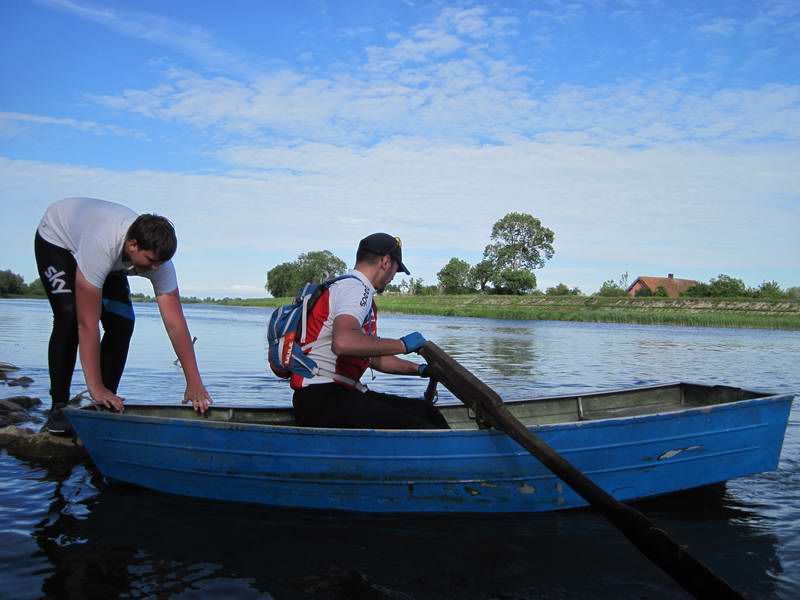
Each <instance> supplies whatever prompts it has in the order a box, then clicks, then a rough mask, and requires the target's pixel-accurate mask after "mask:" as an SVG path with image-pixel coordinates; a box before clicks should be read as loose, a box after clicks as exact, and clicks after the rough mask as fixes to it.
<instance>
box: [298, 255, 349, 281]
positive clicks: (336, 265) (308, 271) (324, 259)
mask: <svg viewBox="0 0 800 600" xmlns="http://www.w3.org/2000/svg"><path fill="white" fill-rule="evenodd" d="M297 262H298V264H299V266H300V272H301V275H302V279H304V280H305V281H304V282H303V283H305V282H306V281H313V282H315V283H322V282H323V281H326V280H328V279H330V278H331V277H336V276H337V275H341V274H343V273H344V272H345V271H346V270H347V264H345V262H344V261H343V260H342V259H341V258H339V257H338V256H336V255H334V254H333V253H332V252H330V251H328V250H317V251H315V252H308V253H306V254H301V255H300V256H298V257H297Z"/></svg>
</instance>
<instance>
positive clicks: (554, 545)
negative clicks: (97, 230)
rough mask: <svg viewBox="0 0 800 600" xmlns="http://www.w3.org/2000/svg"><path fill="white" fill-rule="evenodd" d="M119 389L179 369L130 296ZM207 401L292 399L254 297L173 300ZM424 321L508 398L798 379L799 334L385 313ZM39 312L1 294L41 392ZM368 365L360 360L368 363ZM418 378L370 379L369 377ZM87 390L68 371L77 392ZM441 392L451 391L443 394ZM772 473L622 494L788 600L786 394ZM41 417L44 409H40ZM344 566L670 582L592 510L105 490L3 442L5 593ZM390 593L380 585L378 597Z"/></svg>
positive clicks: (152, 594)
mask: <svg viewBox="0 0 800 600" xmlns="http://www.w3.org/2000/svg"><path fill="white" fill-rule="evenodd" d="M136 312H137V323H136V333H135V334H134V339H133V343H132V348H131V354H130V358H129V362H128V368H127V370H126V372H125V376H124V377H123V380H122V385H121V387H120V393H121V395H123V396H124V397H126V398H127V399H128V401H129V402H131V403H133V402H136V403H144V402H152V403H177V402H178V401H179V400H180V398H181V397H182V393H183V379H182V375H181V372H180V369H179V368H178V367H176V366H175V365H174V364H173V360H174V358H175V357H174V355H173V354H172V350H171V348H170V345H169V342H168V340H167V337H166V334H165V332H164V329H163V327H162V326H161V322H160V319H159V316H158V311H157V309H156V307H155V306H154V305H137V306H136ZM186 314H187V318H188V320H189V324H190V327H191V329H192V333H193V334H194V335H196V336H197V337H198V342H197V345H196V349H197V353H198V357H199V361H200V366H201V370H202V372H203V375H204V378H205V381H206V385H207V387H208V389H209V391H210V392H211V394H212V396H213V397H214V399H215V402H216V404H218V405H266V404H283V403H287V402H289V399H290V393H289V390H288V387H287V386H286V384H284V383H283V382H281V381H278V380H277V379H276V378H274V377H273V376H272V375H271V374H270V373H268V372H267V371H266V370H265V366H264V365H265V350H264V337H265V336H264V326H265V322H266V319H267V317H268V315H269V311H267V310H263V309H249V308H235V307H219V306H205V305H192V306H188V307H186ZM412 330H419V331H421V332H423V333H424V334H425V336H426V337H428V339H431V340H434V341H435V342H436V343H438V344H439V345H440V346H441V347H442V348H444V349H445V350H446V351H447V352H449V353H451V354H453V355H454V356H456V357H457V358H458V359H459V360H460V361H461V362H462V363H463V364H465V365H466V366H467V367H468V368H470V369H471V370H473V372H475V373H476V374H477V375H478V376H479V377H481V378H482V379H484V380H485V381H486V382H487V383H489V384H490V385H492V386H493V387H494V388H495V389H497V390H498V391H499V392H500V394H501V395H502V396H503V397H505V398H506V399H518V398H525V397H531V396H544V395H551V394H556V393H566V392H574V391H583V390H586V389H602V388H618V387H625V386H631V385H639V384H650V383H660V382H671V381H678V380H684V381H694V382H700V383H720V384H728V385H734V386H743V387H749V388H756V389H766V390H774V391H776V392H784V393H787V392H788V393H792V392H797V393H800V333H796V332H780V331H758V330H727V329H705V328H688V327H654V326H638V325H604V324H584V323H561V322H522V321H493V320H489V319H466V318H452V317H448V318H443V317H418V316H405V315H403V316H401V315H382V316H381V334H382V335H384V336H392V337H397V336H400V335H402V334H404V333H407V332H409V331H412ZM49 333H50V312H49V308H48V306H47V303H46V302H44V301H36V300H20V301H17V300H0V361H6V362H12V363H14V364H16V365H17V366H19V367H20V368H21V371H20V373H19V374H20V375H27V376H29V377H32V378H33V379H34V383H33V384H32V385H31V387H29V388H28V389H27V390H25V391H24V392H22V390H21V389H20V388H8V387H6V386H5V385H3V384H0V398H3V397H7V396H12V395H17V394H19V393H21V392H22V393H27V394H28V395H34V396H37V397H39V398H42V399H43V400H44V401H45V404H49V399H48V397H47V388H48V381H47V361H46V358H47V350H46V349H47V339H48V337H49ZM367 375H368V376H369V372H368V373H367ZM424 385H425V382H424V381H422V380H418V379H412V378H400V377H387V376H382V375H378V376H377V377H376V378H375V380H374V381H372V382H370V387H373V388H375V389H392V390H396V391H398V393H405V394H408V395H420V394H422V392H423V390H424ZM81 389H82V376H81V374H80V373H79V372H78V373H76V377H75V381H74V384H73V393H77V392H78V391H80V390H81ZM441 395H442V397H443V401H454V400H453V399H452V397H449V398H448V397H447V395H446V392H443V393H442V394H441ZM797 404H798V403H796V405H795V407H794V409H793V411H792V417H791V420H790V424H789V429H788V431H787V435H786V441H785V444H784V448H783V454H782V458H781V463H780V467H779V469H778V470H777V471H776V472H773V473H767V474H764V475H759V476H755V477H750V478H746V479H740V480H736V481H732V482H729V483H728V484H727V485H725V486H715V487H711V488H705V489H702V490H697V491H694V492H690V493H685V494H680V495H673V496H669V497H665V498H661V499H656V500H651V501H647V502H642V503H639V504H637V508H639V509H640V510H642V511H643V512H644V513H645V514H647V515H648V516H649V517H650V518H651V519H652V520H654V521H655V522H656V523H657V524H658V525H659V526H661V527H663V528H664V529H666V530H667V531H668V532H669V533H670V534H671V535H672V537H673V538H675V539H676V540H678V541H679V542H681V543H682V544H686V545H688V546H689V548H690V550H691V552H692V553H693V554H694V555H695V556H696V557H698V558H700V559H701V560H703V561H704V562H706V564H708V565H709V566H710V567H711V568H712V569H714V570H715V571H717V572H718V573H719V574H721V575H722V576H723V577H725V578H726V579H727V580H728V581H729V582H730V583H732V584H733V585H734V587H736V588H737V589H739V590H741V591H743V592H745V593H746V594H748V596H751V597H754V598H787V599H788V598H797V597H800V469H799V468H798V465H799V464H800V427H798V424H799V423H800V419H799V418H798V414H799V412H798V411H800V406H798V405H797ZM42 420H43V419H42ZM348 571H357V572H359V573H361V574H363V575H364V576H366V577H367V578H368V579H369V582H371V583H372V584H373V585H375V586H381V587H383V588H385V589H386V590H388V591H387V594H390V592H391V593H394V594H395V595H394V596H392V597H397V598H487V599H488V598H498V599H499V598H507V599H511V598H542V597H546V598H598V597H604V598H612V597H613V598H618V597H636V598H663V597H674V598H681V597H684V594H683V593H682V592H681V590H680V589H679V588H678V587H677V586H676V585H675V584H673V583H672V582H671V581H670V580H669V579H668V578H667V577H666V576H665V575H663V574H662V573H661V572H660V571H659V570H658V569H657V568H656V567H654V566H652V565H651V564H650V563H649V562H648V561H647V560H646V559H644V558H643V557H642V556H641V555H640V554H639V553H638V551H636V550H635V549H634V548H633V547H632V546H630V544H629V543H628V542H627V541H626V540H625V539H624V538H623V537H622V536H621V535H620V534H619V533H617V531H616V530H614V529H613V528H612V527H611V526H609V525H608V524H607V523H606V522H605V521H604V520H603V519H602V518H601V517H599V516H597V515H596V514H595V513H593V512H592V511H590V510H578V511H568V512H561V513H550V514H538V515H511V516H463V515H462V516H423V517H409V516H403V517H397V516H377V517H376V516H358V515H344V514H331V513H310V512H300V511H288V510H272V509H268V508H260V507H250V506H236V505H223V504H218V503H212V502H203V501H192V500H187V499H183V498H175V497H170V496H164V495H159V494H155V493H151V492H148V491H146V490H139V489H133V488H127V487H116V486H109V485H108V484H106V483H105V482H103V481H102V479H101V478H100V477H99V476H98V475H97V473H95V472H94V471H92V470H91V469H88V468H87V467H85V466H78V467H75V468H71V469H48V468H43V467H41V466H36V465H32V464H27V463H25V462H21V461H19V460H17V459H15V458H12V457H10V456H9V455H8V454H7V453H5V452H4V451H0V598H18V599H23V598H41V597H53V598H60V597H71V598H83V597H89V598H114V597H121V598H203V597H207V596H211V595H215V596H217V597H224V598H276V599H283V598H327V597H331V598H332V597H340V596H336V591H335V589H334V588H333V587H331V585H330V580H331V578H330V577H327V575H331V574H337V573H338V574H341V573H345V572H348ZM390 595H391V594H390Z"/></svg>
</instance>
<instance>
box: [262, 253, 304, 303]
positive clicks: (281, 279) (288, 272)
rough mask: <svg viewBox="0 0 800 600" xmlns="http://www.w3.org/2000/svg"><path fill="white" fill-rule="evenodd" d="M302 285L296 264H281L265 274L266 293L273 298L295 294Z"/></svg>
mask: <svg viewBox="0 0 800 600" xmlns="http://www.w3.org/2000/svg"><path fill="white" fill-rule="evenodd" d="M302 285H303V283H302V282H300V273H299V269H298V266H297V263H296V262H285V263H281V264H279V265H277V266H275V267H273V268H272V269H270V270H269V271H268V272H267V284H266V286H264V287H266V288H267V291H269V293H270V294H272V295H273V297H275V298H282V297H284V296H290V295H292V294H295V293H296V292H297V291H298V290H299V289H300V287H302Z"/></svg>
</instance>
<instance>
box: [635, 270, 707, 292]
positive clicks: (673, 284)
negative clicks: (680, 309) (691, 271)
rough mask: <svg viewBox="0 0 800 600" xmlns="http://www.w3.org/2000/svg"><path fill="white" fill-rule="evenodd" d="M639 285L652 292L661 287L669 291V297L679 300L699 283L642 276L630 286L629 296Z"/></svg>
mask: <svg viewBox="0 0 800 600" xmlns="http://www.w3.org/2000/svg"><path fill="white" fill-rule="evenodd" d="M637 283H641V284H642V286H644V287H647V288H649V289H650V291H651V292H655V291H656V289H657V288H658V287H659V286H662V287H663V288H664V289H665V290H667V295H668V296H669V297H670V298H677V297H678V296H680V295H681V293H682V292H685V291H686V290H688V289H689V288H690V287H692V286H693V285H697V284H698V283H699V282H697V281H695V280H694V279H676V278H675V277H650V276H648V275H640V276H639V277H637V278H636V279H635V280H634V282H633V283H632V284H630V286H628V290H627V291H628V293H629V294H630V293H631V290H633V288H634V287H635V286H636V284H637ZM642 286H639V287H642ZM637 289H638V288H637Z"/></svg>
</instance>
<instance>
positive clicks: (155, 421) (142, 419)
mask: <svg viewBox="0 0 800 600" xmlns="http://www.w3.org/2000/svg"><path fill="white" fill-rule="evenodd" d="M682 385H698V386H701V387H707V388H713V387H717V386H709V385H705V384H694V383H690V382H677V383H668V384H655V385H650V386H640V387H635V388H623V389H619V390H603V391H597V392H592V393H590V394H570V395H560V396H543V397H540V398H534V399H528V400H517V401H511V402H507V403H506V404H520V403H533V402H538V401H543V400H562V399H571V398H575V399H576V398H587V397H590V396H592V397H597V396H604V395H614V394H619V393H625V392H637V391H646V390H650V389H662V388H669V387H675V386H682ZM721 387H729V388H732V389H738V390H741V391H742V392H747V393H752V394H763V395H760V396H758V397H755V398H743V399H741V400H733V401H730V402H720V403H715V404H707V405H700V406H688V405H683V406H681V407H679V408H675V409H670V410H665V411H657V412H652V413H645V414H638V415H627V416H625V415H623V416H614V417H606V418H599V419H585V420H574V421H564V422H559V423H542V424H539V425H529V426H527V428H528V429H532V430H535V431H558V430H562V429H574V428H578V427H580V428H584V427H593V428H594V427H612V426H614V425H618V424H619V423H621V422H624V421H626V422H640V421H644V420H662V419H671V418H674V416H675V415H676V414H678V413H680V414H686V415H693V414H695V413H703V412H705V413H708V412H711V411H719V410H731V409H732V408H734V407H740V406H745V405H751V404H755V403H761V404H766V403H769V404H773V403H782V402H786V401H787V400H788V402H789V404H791V403H792V402H793V401H794V399H795V397H798V396H797V395H796V394H794V393H786V394H776V393H773V392H763V391H758V390H747V389H745V388H736V387H734V386H721ZM446 406H457V407H460V408H466V406H464V405H456V404H454V405H446ZM128 408H144V409H148V408H157V409H159V408H173V409H174V408H177V409H179V410H181V409H183V410H186V411H188V410H191V409H190V408H189V407H181V406H174V405H164V404H132V405H129V406H128ZM276 408H277V409H278V410H281V407H246V406H215V407H214V409H215V410H237V409H239V410H243V411H258V412H268V411H272V410H275V409H276ZM92 409H94V407H93V406H88V407H83V408H75V407H68V408H66V409H65V413H66V414H67V415H68V416H70V415H72V414H80V415H81V418H83V417H87V418H91V419H100V420H108V421H119V420H123V419H124V420H126V421H129V422H133V423H147V424H150V425H161V426H167V425H169V426H184V427H185V426H189V427H199V428H211V429H229V430H242V429H244V430H248V431H254V432H258V431H263V432H267V431H269V432H270V433H279V434H283V435H287V434H288V435H297V434H300V435H325V436H329V437H330V436H337V437H365V436H380V437H401V438H402V437H409V436H412V437H415V436H419V435H424V436H438V437H442V436H447V437H462V436H463V437H466V436H475V435H502V436H505V435H506V434H505V433H504V432H503V431H500V430H497V429H348V428H334V427H331V428H325V427H305V426H300V425H297V424H294V423H290V424H281V423H243V422H237V421H218V420H210V419H203V418H200V419H196V418H181V417H174V416H172V417H161V416H154V415H132V414H126V413H114V412H110V411H97V410H92ZM287 410H290V409H287Z"/></svg>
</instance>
